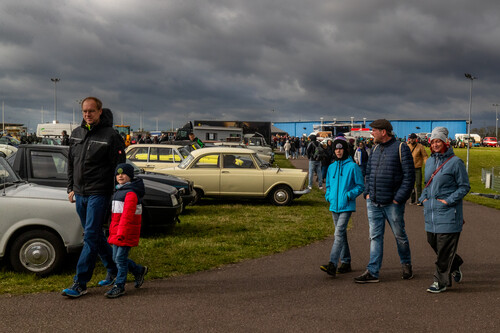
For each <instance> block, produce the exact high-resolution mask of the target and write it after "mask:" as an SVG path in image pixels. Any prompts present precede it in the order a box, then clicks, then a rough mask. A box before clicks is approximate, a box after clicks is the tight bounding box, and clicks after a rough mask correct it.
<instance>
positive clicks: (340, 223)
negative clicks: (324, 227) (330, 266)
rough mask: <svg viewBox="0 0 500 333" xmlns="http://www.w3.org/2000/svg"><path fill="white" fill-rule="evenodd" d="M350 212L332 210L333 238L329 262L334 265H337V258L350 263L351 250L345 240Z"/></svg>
mask: <svg viewBox="0 0 500 333" xmlns="http://www.w3.org/2000/svg"><path fill="white" fill-rule="evenodd" d="M351 214H352V212H342V213H334V212H332V216H333V224H334V225H335V240H334V241H333V245H332V250H331V251H330V262H332V263H334V264H335V266H336V267H338V262H339V259H340V262H341V263H344V264H350V263H351V252H350V251H349V243H348V242H347V224H348V223H349V219H350V218H351Z"/></svg>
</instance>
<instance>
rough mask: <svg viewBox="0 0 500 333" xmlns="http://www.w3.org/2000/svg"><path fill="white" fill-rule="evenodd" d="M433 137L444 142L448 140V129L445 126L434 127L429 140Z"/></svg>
mask: <svg viewBox="0 0 500 333" xmlns="http://www.w3.org/2000/svg"><path fill="white" fill-rule="evenodd" d="M434 139H439V140H441V141H443V142H444V143H446V142H447V141H448V129H447V128H446V127H435V128H434V129H433V130H432V133H431V142H432V140H434Z"/></svg>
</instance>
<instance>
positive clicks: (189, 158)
mask: <svg viewBox="0 0 500 333" xmlns="http://www.w3.org/2000/svg"><path fill="white" fill-rule="evenodd" d="M193 159H194V157H193V155H191V154H189V155H188V156H186V158H184V160H183V161H182V162H181V163H180V164H179V165H178V167H179V168H181V169H186V167H187V166H188V165H189V164H190V163H191V161H192V160H193Z"/></svg>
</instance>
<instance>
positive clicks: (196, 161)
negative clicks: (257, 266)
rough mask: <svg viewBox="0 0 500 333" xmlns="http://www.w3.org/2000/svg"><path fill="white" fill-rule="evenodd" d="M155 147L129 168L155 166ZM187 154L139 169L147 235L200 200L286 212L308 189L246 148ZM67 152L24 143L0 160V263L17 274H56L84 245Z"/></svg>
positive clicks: (298, 173) (300, 176)
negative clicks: (268, 205) (263, 204)
mask: <svg viewBox="0 0 500 333" xmlns="http://www.w3.org/2000/svg"><path fill="white" fill-rule="evenodd" d="M141 146H143V147H144V146H145V145H141ZM154 148H155V147H147V150H144V149H143V150H142V151H135V150H132V149H131V150H129V151H128V152H127V157H131V158H132V160H128V162H129V163H131V164H132V165H134V162H135V161H134V160H133V158H135V159H136V160H138V159H141V158H144V157H141V156H146V155H141V154H147V159H149V160H151V156H152V155H154V152H155V150H154ZM182 151H183V148H182V147H176V148H175V150H170V152H168V153H167V154H163V153H160V151H159V150H157V151H156V155H155V156H156V159H157V160H159V161H166V160H171V161H175V160H176V157H175V156H180V157H182V159H181V161H180V163H179V164H178V165H177V166H175V167H169V168H165V167H162V166H163V164H160V167H152V168H150V169H148V170H152V171H144V170H142V169H141V168H140V167H138V166H135V173H136V176H137V177H140V178H142V179H143V180H144V184H145V187H146V194H145V196H144V199H143V215H142V218H143V227H144V228H145V229H152V228H155V229H157V228H161V229H163V230H164V229H165V228H170V227H172V226H173V225H175V223H176V222H177V221H178V220H179V214H181V212H182V210H183V209H184V206H185V205H186V204H189V203H194V202H196V201H197V200H199V199H200V198H201V197H238V198H255V199H268V200H270V201H271V202H272V203H273V204H275V205H279V206H284V205H289V204H290V203H291V202H292V200H293V199H294V198H299V197H300V196H302V195H304V194H306V193H309V191H310V190H309V189H308V188H307V187H306V178H307V172H304V171H302V170H296V169H280V168H273V167H271V166H270V164H269V163H267V162H265V161H263V160H262V159H261V158H260V157H259V155H258V154H257V153H256V152H255V151H253V150H250V149H247V148H230V147H210V148H202V149H198V150H194V151H191V152H187V151H186V152H182ZM68 152H69V148H68V147H67V146H58V145H39V144H26V145H20V146H19V147H18V149H17V151H15V152H13V153H11V154H10V156H9V157H8V158H7V159H5V158H4V157H0V190H1V191H2V194H1V196H0V209H1V211H2V213H3V215H4V218H2V220H1V221H0V259H2V258H6V259H7V260H6V261H8V262H9V263H10V264H11V266H12V267H13V268H14V269H15V270H16V271H24V272H32V273H36V274H38V275H41V276H44V275H47V274H51V273H53V272H55V271H57V270H58V269H59V268H60V267H61V265H62V263H63V261H64V257H65V255H66V254H67V253H69V252H72V251H78V250H79V249H80V248H81V247H82V244H83V230H82V227H81V224H80V220H79V217H78V215H77V213H76V209H75V206H74V204H71V203H70V202H69V201H68V199H67V193H66V186H67V169H68ZM181 152H182V153H181ZM129 153H130V154H129ZM152 153H153V154H152ZM166 155H168V156H169V157H166ZM170 156H172V158H171V159H170ZM179 159H180V158H179ZM7 207H8V209H7Z"/></svg>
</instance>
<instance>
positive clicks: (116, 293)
mask: <svg viewBox="0 0 500 333" xmlns="http://www.w3.org/2000/svg"><path fill="white" fill-rule="evenodd" d="M122 295H125V288H124V287H118V286H117V285H116V284H115V285H114V286H113V288H111V289H110V290H108V291H107V292H106V293H105V294H104V296H106V297H107V298H117V297H120V296H122Z"/></svg>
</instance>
